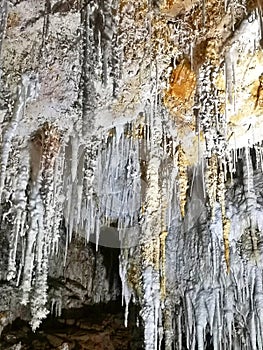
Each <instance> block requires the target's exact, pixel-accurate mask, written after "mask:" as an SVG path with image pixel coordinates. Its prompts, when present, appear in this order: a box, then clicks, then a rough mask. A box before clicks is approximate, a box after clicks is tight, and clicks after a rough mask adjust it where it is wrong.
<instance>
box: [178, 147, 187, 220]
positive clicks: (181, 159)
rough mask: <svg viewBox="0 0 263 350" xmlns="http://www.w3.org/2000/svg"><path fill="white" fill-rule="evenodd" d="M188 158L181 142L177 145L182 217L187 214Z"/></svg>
mask: <svg viewBox="0 0 263 350" xmlns="http://www.w3.org/2000/svg"><path fill="white" fill-rule="evenodd" d="M187 166H188V160H187V158H186V155H185V152H184V150H183V148H182V146H181V144H179V145H178V146H177V167H178V182H179V203H180V211H181V215H182V218H184V216H185V205H186V199H187V189H188V175H187Z"/></svg>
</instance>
